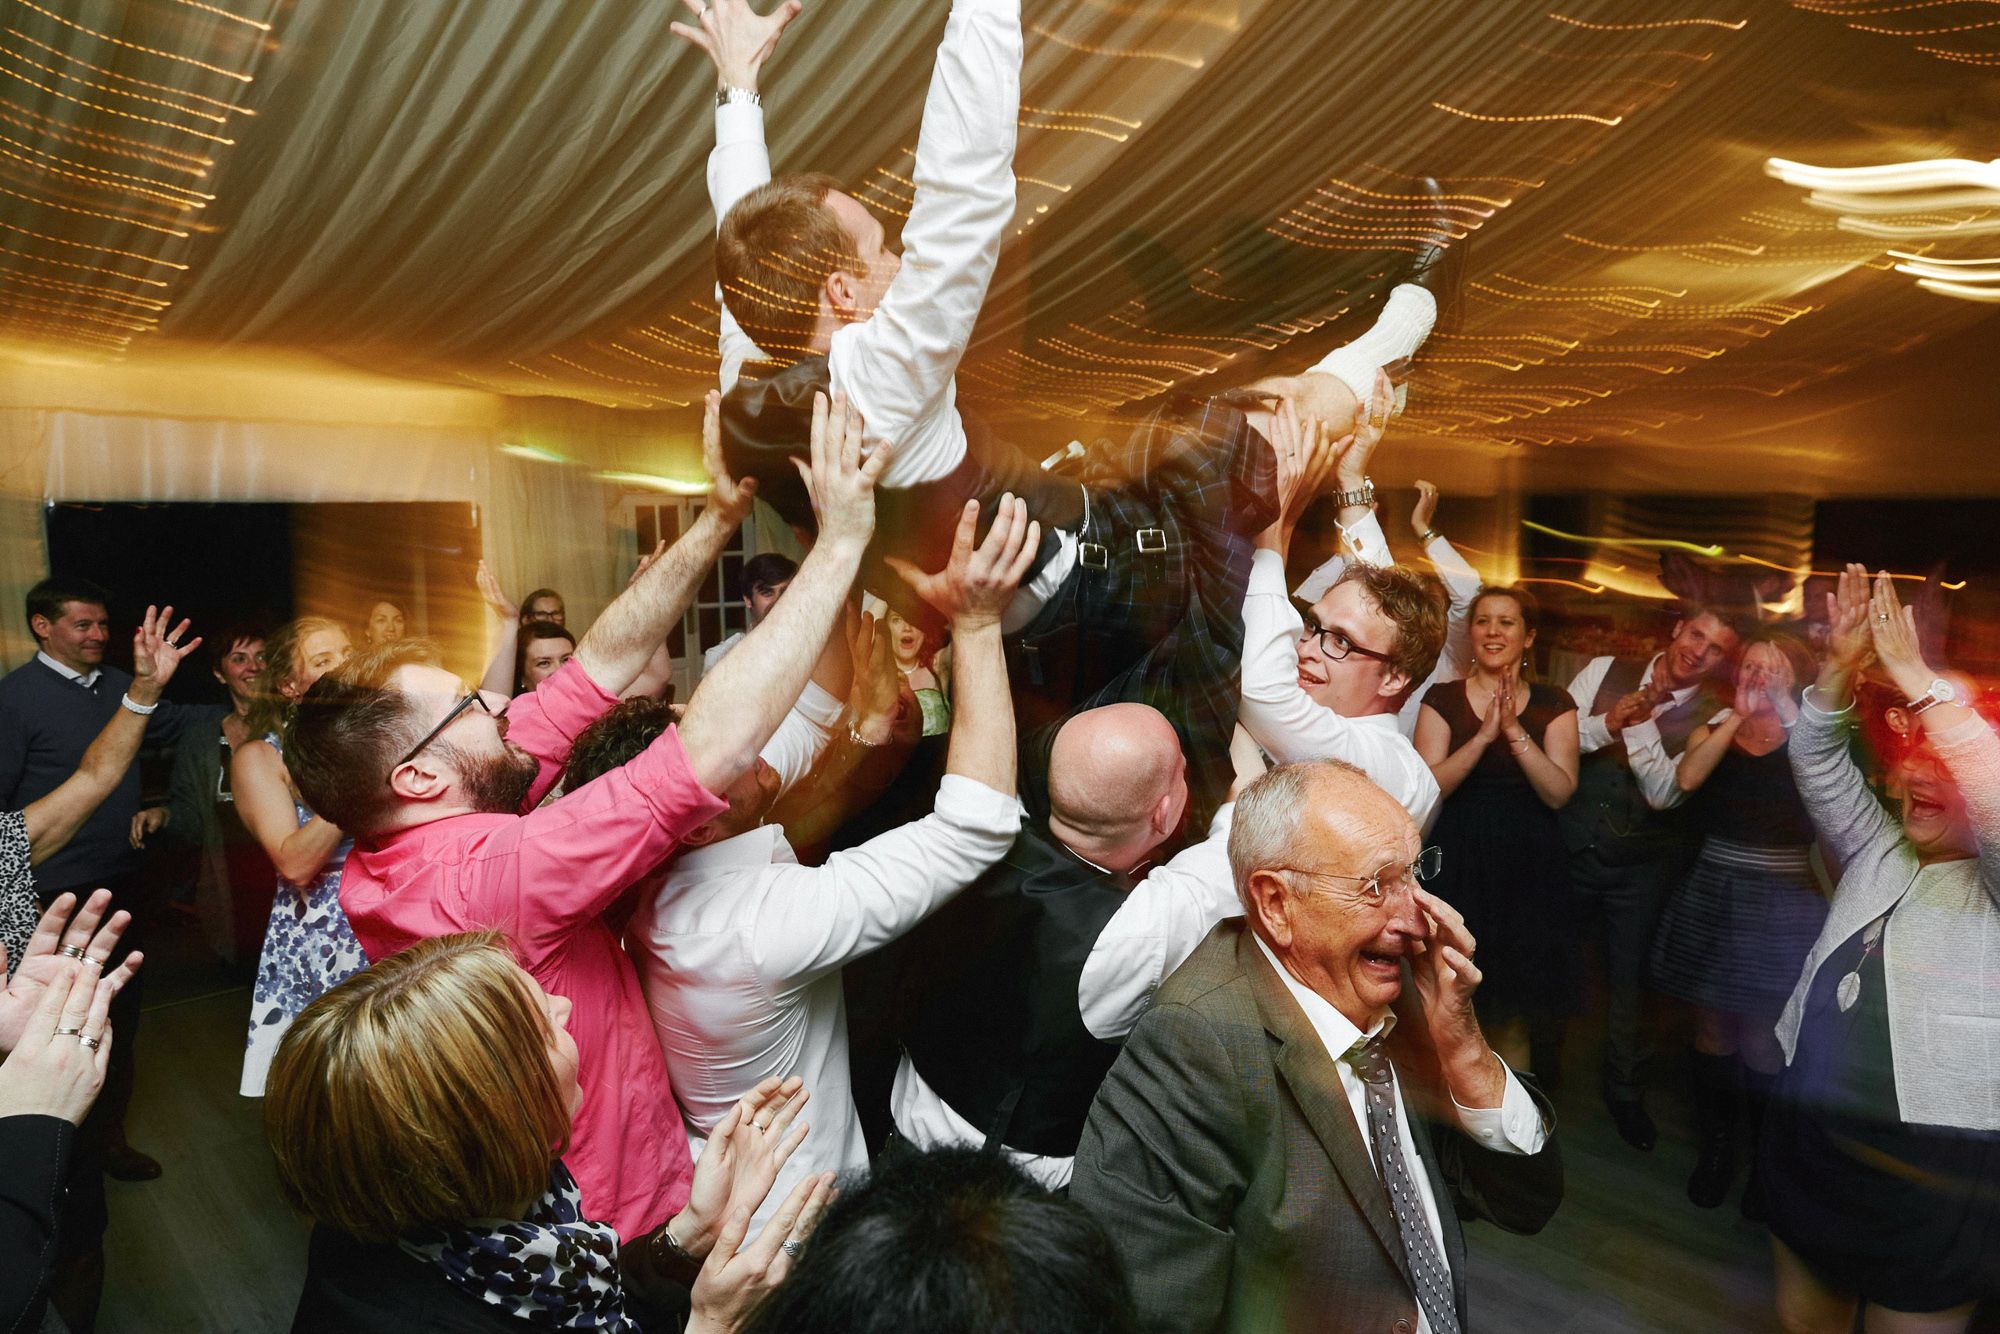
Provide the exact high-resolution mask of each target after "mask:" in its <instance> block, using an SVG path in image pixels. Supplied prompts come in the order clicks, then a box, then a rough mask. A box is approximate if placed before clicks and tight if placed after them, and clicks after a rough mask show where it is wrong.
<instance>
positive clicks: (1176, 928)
mask: <svg viewBox="0 0 2000 1334" xmlns="http://www.w3.org/2000/svg"><path fill="white" fill-rule="evenodd" d="M1235 810H1236V808H1235V806H1234V805H1227V806H1224V807H1223V808H1222V809H1221V810H1219V811H1217V812H1216V813H1215V819H1214V820H1213V821H1212V822H1210V824H1209V826H1208V837H1207V838H1206V839H1204V840H1202V841H1201V842H1199V843H1196V844H1194V845H1193V846H1192V847H1188V848H1183V849H1182V850H1181V851H1180V852H1179V854H1177V855H1176V856H1175V857H1174V858H1173V859H1172V860H1171V861H1168V862H1167V863H1165V864H1164V865H1161V866H1156V867H1154V868H1153V870H1152V872H1151V874H1149V875H1147V877H1146V878H1145V879H1144V880H1141V881H1140V882H1139V883H1138V884H1136V885H1134V886H1133V887H1132V889H1131V891H1130V892H1129V893H1128V894H1127V895H1126V896H1125V902H1124V903H1122V904H1121V905H1119V908H1118V911H1117V912H1115V913H1113V914H1112V915H1111V920H1110V921H1108V922H1106V923H1105V924H1104V928H1103V930H1101V931H1099V932H1098V933H1097V940H1096V941H1095V942H1094V943H1093V944H1092V945H1091V947H1090V957H1089V958H1087V959H1086V960H1084V964H1083V972H1082V974H1081V975H1080V976H1079V977H1078V978H1077V984H1076V1000H1077V1009H1078V1011H1079V1013H1080V1014H1081V1015H1082V1018H1083V1024H1084V1027H1085V1028H1087V1029H1089V1030H1090V1032H1091V1034H1092V1035H1093V1036H1095V1037H1098V1038H1101V1039H1103V1040H1104V1041H1107V1042H1116V1041H1120V1040H1122V1039H1123V1038H1124V1037H1125V1036H1126V1035H1127V1034H1129V1033H1130V1032H1131V1031H1132V1026H1133V1025H1134V1024H1136V1023H1138V1022H1139V1016H1140V1015H1141V1014H1143V1013H1145V1010H1146V1007H1147V1006H1148V1005H1151V1004H1152V1003H1153V994H1154V993H1155V992H1157V991H1158V990H1159V989H1160V983H1162V982H1164V981H1165V980H1166V978H1167V975H1168V974H1169V973H1171V972H1173V971H1174V969H1176V968H1178V967H1180V966H1181V964H1182V963H1184V962H1186V960H1187V957H1188V955H1190V954H1193V953H1194V951H1195V947H1196V946H1197V945H1199V944H1201V942H1202V939H1203V937H1205V936H1207V935H1208V932H1209V929H1210V928H1211V927H1213V926H1214V925H1215V924H1216V923H1217V922H1220V921H1222V920H1223V919H1224V918H1227V917H1234V916H1236V915H1237V914H1239V913H1241V912H1242V911H1243V909H1242V907H1241V905H1240V903H1239V901H1238V899H1237V897H1236V882H1235V880H1234V878H1233V877H1232V876H1231V875H1230V871H1229V829H1230V823H1231V818H1232V816H1233V815H1234V813H1235ZM1093 864H1094V863H1093ZM1107 874H1109V873H1108V872H1107ZM889 1108H890V1113H891V1115H892V1116H893V1117H894V1118H895V1122H896V1129H897V1131H898V1132H899V1133H900V1134H901V1135H902V1136H903V1138H904V1139H907V1140H910V1141H911V1142H913V1143H915V1144H917V1145H919V1146H920V1147H923V1148H926V1149H929V1148H934V1147H936V1146H937V1145H940V1144H962V1145H966V1146H968V1147H971V1148H979V1147H981V1146H983V1145H984V1144H985V1143H986V1132H985V1131H983V1130H980V1129H979V1128H978V1127H976V1126H974V1125H973V1124H972V1123H971V1122H970V1121H967V1120H966V1119H965V1118H964V1117H962V1116H960V1115H959V1114H958V1113H957V1112H955V1111H953V1110H952V1108H951V1105H950V1104H949V1103H947V1102H945V1100H944V1099H943V1098H941V1097H939V1096H938V1093H937V1091H936V1090H935V1089H933V1088H932V1087H931V1086H930V1085H929V1084H926V1083H925V1082H924V1078H923V1076H922V1075H920V1074H918V1073H917V1069H916V1067H915V1066H914V1065H912V1064H911V1063H910V1058H909V1056H908V1055H905V1056H904V1057H903V1058H902V1060H901V1062H900V1063H899V1064H898V1065H897V1067H896V1083H895V1088H894V1089H893V1091H892V1092H891V1094H890V1101H889ZM1003 1152H1005V1154H1006V1155H1007V1157H1008V1158H1009V1159H1011V1160H1012V1161H1013V1162H1014V1163H1015V1164H1016V1165H1017V1166H1019V1167H1020V1168H1021V1169H1022V1170H1023V1171H1025V1172H1027V1174H1028V1175H1029V1176H1031V1177H1033V1178H1034V1179H1035V1180H1036V1181H1039V1182H1040V1183H1041V1184H1042V1185H1043V1186H1045V1187H1047V1188H1048V1189H1049V1190H1059V1189H1061V1188H1062V1187H1064V1186H1067V1185H1068V1184H1069V1179H1070V1173H1071V1172H1072V1170H1073V1169H1074V1167H1075V1164H1076V1160H1075V1158H1073V1157H1061V1158H1057V1157H1045V1156H1042V1155H1039V1154H1032V1153H1022V1152H1020V1151H1019V1150H1016V1149H1004V1150H1003Z"/></svg>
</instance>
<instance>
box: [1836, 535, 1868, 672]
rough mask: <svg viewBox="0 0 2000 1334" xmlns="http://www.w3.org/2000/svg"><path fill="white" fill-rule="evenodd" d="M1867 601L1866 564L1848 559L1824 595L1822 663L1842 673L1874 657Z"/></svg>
mask: <svg viewBox="0 0 2000 1334" xmlns="http://www.w3.org/2000/svg"><path fill="white" fill-rule="evenodd" d="M1868 604H1869V593H1868V570H1867V567H1866V566H1863V565H1858V564H1854V563H1851V562H1850V563H1849V564H1848V565H1847V566H1846V567H1845V568H1843V569H1842V570H1841V572H1840V579H1839V581H1838V582H1837V583H1836V584H1835V585H1834V590H1833V592H1831V593H1828V594H1827V595H1826V619H1827V625H1828V627H1829V634H1828V636H1827V663H1826V665H1827V666H1828V667H1830V668H1834V669H1836V670H1838V671H1840V672H1841V673H1843V674H1845V675H1850V676H1851V675H1853V674H1854V673H1855V672H1858V671H1860V670H1861V669H1862V668H1863V667H1866V666H1867V665H1868V661H1869V659H1870V658H1872V657H1874V656H1875V635H1874V632H1873V631H1872V630H1871V629H1870V628H1869V622H1868V616H1869V606H1868Z"/></svg>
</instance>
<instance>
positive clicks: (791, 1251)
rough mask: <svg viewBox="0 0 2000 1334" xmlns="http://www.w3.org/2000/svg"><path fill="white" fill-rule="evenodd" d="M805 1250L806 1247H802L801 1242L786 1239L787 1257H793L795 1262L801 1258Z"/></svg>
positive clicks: (785, 1249)
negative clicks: (801, 1252) (801, 1253)
mask: <svg viewBox="0 0 2000 1334" xmlns="http://www.w3.org/2000/svg"><path fill="white" fill-rule="evenodd" d="M804 1249H805V1247H804V1246H802V1245H800V1244H799V1242H797V1241H796V1240H794V1239H792V1238H790V1237H787V1238H785V1245H784V1252H785V1254H786V1255H789V1256H791V1257H792V1258H793V1259H794V1260H796V1259H798V1258H799V1252H800V1251H802V1250H804Z"/></svg>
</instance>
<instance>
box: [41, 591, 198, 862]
mask: <svg viewBox="0 0 2000 1334" xmlns="http://www.w3.org/2000/svg"><path fill="white" fill-rule="evenodd" d="M173 615H174V609H173V608H172V607H166V608H163V609H161V610H159V611H157V612H156V611H155V610H154V609H153V608H152V607H148V608H146V619H145V621H144V622H143V623H142V624H141V625H140V626H139V628H138V629H137V630H136V631H134V632H133V635H132V688H131V690H129V691H128V692H126V693H127V695H128V696H129V697H130V698H131V700H132V702H133V703H134V704H137V705H138V706H139V707H140V708H142V709H146V710H148V713H150V711H151V710H152V709H153V708H154V707H156V706H157V705H158V704H159V702H160V692H161V691H163V690H165V689H166V685H167V682H168V681H170V680H172V679H173V675H174V671H175V669H176V668H178V667H179V666H180V664H181V659H182V658H185V657H186V656H187V655H188V654H190V653H192V652H194V651H195V649H197V648H199V647H200V646H201V639H200V638H199V637H196V638H194V639H191V640H189V641H188V642H187V643H185V644H182V643H179V642H178V641H179V640H181V639H182V638H184V637H185V636H186V634H187V630H188V623H187V622H186V621H182V622H181V623H180V624H179V625H177V626H174V628H173V629H172V630H171V631H169V630H168V629H167V627H168V626H169V625H172V624H173ZM146 723H147V714H142V713H136V712H134V711H133V710H131V709H129V708H127V707H125V705H124V704H122V703H121V704H120V705H119V708H118V712H117V713H115V714H113V715H112V716H111V721H110V722H108V723H106V724H105V725H104V728H103V730H102V731H100V732H98V734H97V739H96V740H94V741H92V742H91V743H90V748H89V749H88V750H86V751H84V752H83V762H82V763H81V764H79V765H78V766H77V770H76V772H75V773H73V774H71V775H70V776H69V777H68V778H67V779H65V780H63V782H62V784H61V785H60V786H59V787H57V788H56V790H55V791H53V792H51V793H49V794H48V795H47V796H45V797H42V798H40V799H39V800H36V801H32V802H30V803H28V807H27V810H26V811H25V812H24V813H23V814H24V817H25V819H26V822H27V829H28V856H29V859H30V861H31V862H41V861H45V860H47V859H48V858H50V857H53V856H54V855H55V854H56V853H57V852H58V851H59V850H60V849H61V848H62V846H63V845H64V844H66V843H68V842H69V841H70V839H71V838H73V837H75V835H76V831H77V830H78V829H81V828H82V827H83V822H84V821H85V820H87V819H89V818H90V813H91V812H92V811H94V810H96V809H97V807H98V805H99V804H100V803H101V802H102V801H103V800H104V799H105V798H106V797H108V796H110V795H111V794H112V792H113V791H115V790H116V789H117V787H118V784H119V783H120V782H121V781H122V780H123V779H124V777H125V770H126V769H127V768H129V767H130V766H131V764H132V757H133V756H135V755H137V754H138V753H139V743H140V742H141V741H143V740H144V739H145V736H146Z"/></svg>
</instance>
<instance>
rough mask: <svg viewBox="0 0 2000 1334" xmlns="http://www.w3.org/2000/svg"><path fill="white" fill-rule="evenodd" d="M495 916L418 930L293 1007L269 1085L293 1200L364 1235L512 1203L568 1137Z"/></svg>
mask: <svg viewBox="0 0 2000 1334" xmlns="http://www.w3.org/2000/svg"><path fill="white" fill-rule="evenodd" d="M524 976H525V975H524V974H523V973H522V971H521V968H520V965H519V964H517V963H516V962H515V961H514V956H513V955H512V954H511V953H509V951H508V949H507V946H506V943H505V940H504V938H503V937H502V936H501V935H500V933H499V932H497V931H476V932H467V933H465V934H462V935H455V936H440V937H436V938H434V939H431V940H423V941H419V942H417V943H416V944H415V945H412V946H411V947H410V948H409V949H407V950H404V951H403V952H402V953H401V954H394V955H391V956H390V957H388V958H386V959H383V960H381V961H380V962H378V963H376V964H375V965H374V966H372V967H370V968H367V969H364V970H362V971H361V972H359V973H356V974H355V975H354V976H353V977H350V978H349V979H347V981H345V982H343V983H341V984H340V985H339V986H337V987H335V988H334V989H333V990H331V991H329V992H327V993H326V994H325V995H324V996H321V997H320V998H319V999H318V1000H316V1001H314V1002H313V1003H312V1004H311V1005H308V1006H307V1007H306V1008H305V1012H304V1013H303V1014H301V1015H299V1017H298V1020H297V1022H295V1023H294V1024H293V1025H292V1027H291V1031H289V1032H288V1033H286V1034H285V1038H284V1041H283V1042H281V1043H280V1044H279V1045H278V1051H277V1055H276V1056H275V1057H273V1059H272V1061H271V1073H270V1078H269V1080H268V1081H267V1083H266V1086H265V1101H264V1129H265V1134H266V1135H267V1136H268V1137H269V1139H270V1141H271V1152H272V1153H273V1154H274V1155H275V1156H276V1158H277V1160H278V1182H279V1185H280V1186H281V1187H282V1188H283V1190H284V1194H285V1199H286V1200H287V1201H288V1202H289V1203H290V1204H291V1205H292V1207H293V1208H295V1209H297V1210H299V1211H300V1212H301V1213H303V1214H305V1215H307V1216H308V1217H310V1218H312V1219H314V1220H315V1221H317V1222H320V1223H324V1224H326V1225H327V1226H329V1227H333V1228H337V1229H339V1230H340V1231H342V1232H345V1233H347V1234H349V1235H350V1236H354V1237H359V1238H361V1239H362V1240H364V1241H378V1242H379V1241H389V1240H391V1239H393V1238H395V1237H396V1236H398V1235H400V1234H402V1233H405V1232H408V1231H410V1230H412V1229H416V1228H424V1227H438V1226H444V1225H447V1224H455V1223H463V1222H465V1221H467V1220H469V1219H475V1218H512V1217H514V1216H516V1214H517V1212H518V1211H519V1210H520V1208H521V1206H522V1205H523V1204H524V1203H526V1202H528V1201H530V1200H533V1199H535V1198H537V1197H539V1196H540V1195H541V1194H542V1193H543V1192H544V1191H546V1190H547V1189H548V1182H549V1165H550V1163H551V1162H552V1161H554V1159H555V1158H556V1157H557V1156H558V1155H559V1154H561V1152H562V1150H563V1148H564V1147H566V1145H567V1143H568V1139H569V1112H568V1109H567V1103H566V1099H565V1097H564V1094H565V1092H566V1091H565V1090H564V1089H562V1088H560V1087H558V1085H557V1080H556V1073H555V1069H554V1067H553V1066H552V1065H551V1064H550V1063H549V1060H548V1054H547V1043H548V1037H549V1027H548V1019H547V1016H546V1014H545V1013H544V1012H543V1010H542V1008H541V1006H540V1004H539V1003H538V1002H537V1001H536V999H535V998H534V997H533V996H532V995H531V994H530V992H529V991H528V987H527V985H526V983H525V981H524Z"/></svg>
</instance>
